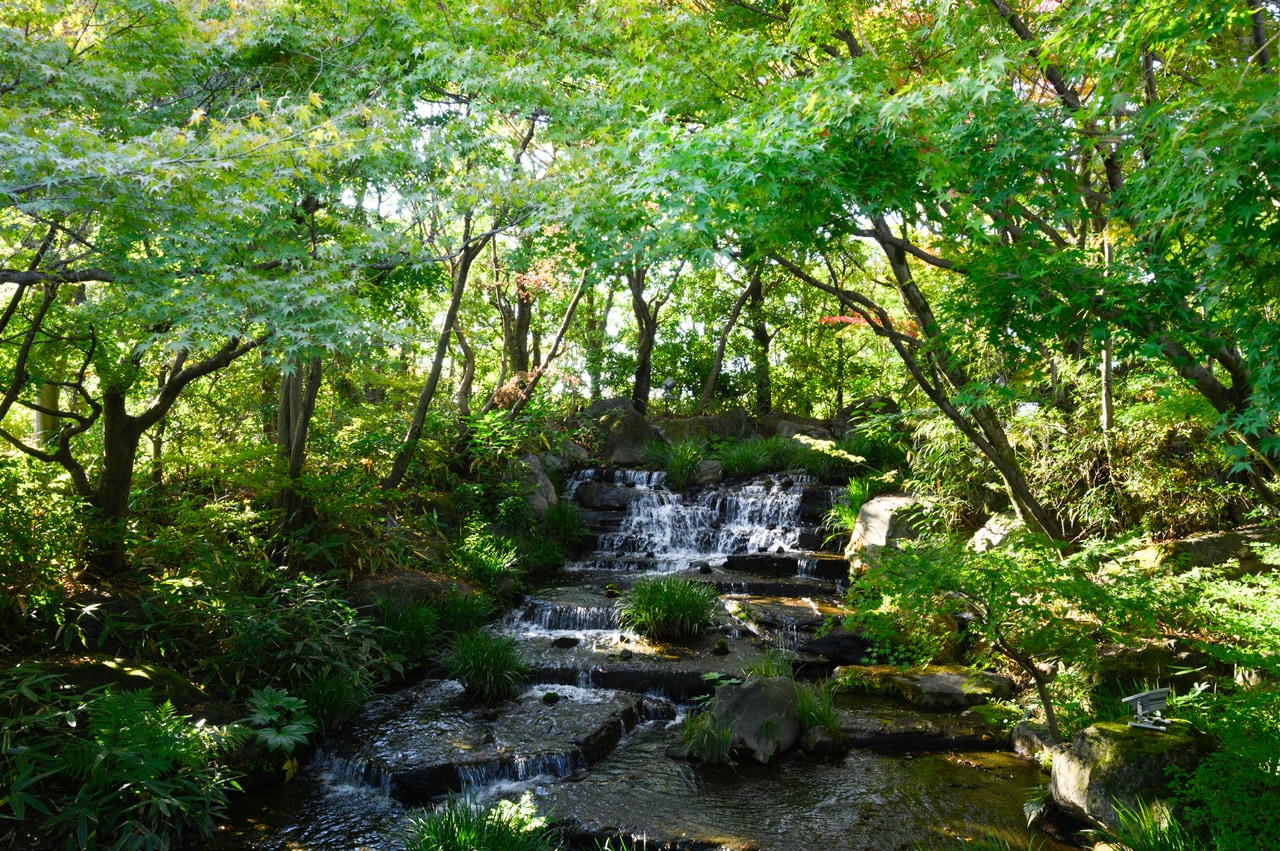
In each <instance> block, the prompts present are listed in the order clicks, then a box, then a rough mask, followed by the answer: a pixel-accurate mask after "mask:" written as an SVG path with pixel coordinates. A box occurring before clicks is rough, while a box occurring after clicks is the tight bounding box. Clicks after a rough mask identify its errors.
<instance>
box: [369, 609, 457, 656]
mask: <svg viewBox="0 0 1280 851" xmlns="http://www.w3.org/2000/svg"><path fill="white" fill-rule="evenodd" d="M378 613H379V615H380V617H381V620H382V633H381V635H380V636H379V639H378V640H379V642H380V643H381V644H382V647H383V649H384V650H386V651H387V652H388V653H390V654H391V655H393V656H396V657H399V658H401V659H403V660H404V661H405V662H406V663H408V664H409V665H416V664H417V663H419V662H422V661H423V660H424V659H426V658H427V657H428V656H429V655H430V654H431V649H432V648H433V647H435V646H436V644H437V642H438V641H439V640H440V638H441V636H442V635H443V633H444V626H443V625H442V624H441V617H440V607H439V606H438V605H437V604H435V603H434V602H432V601H431V600H423V599H419V598H407V597H380V598H378Z"/></svg>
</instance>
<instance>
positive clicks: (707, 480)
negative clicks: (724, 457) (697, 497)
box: [696, 459, 724, 485]
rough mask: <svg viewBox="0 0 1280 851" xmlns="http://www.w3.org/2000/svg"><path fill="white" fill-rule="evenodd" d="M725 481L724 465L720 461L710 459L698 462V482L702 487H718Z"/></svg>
mask: <svg viewBox="0 0 1280 851" xmlns="http://www.w3.org/2000/svg"><path fill="white" fill-rule="evenodd" d="M723 480H724V465H723V464H721V463H720V462H719V461H715V460H711V459H708V460H706V461H699V462H698V475H697V478H696V481H697V483H698V484H700V485H718V484H720V482H721V481H723Z"/></svg>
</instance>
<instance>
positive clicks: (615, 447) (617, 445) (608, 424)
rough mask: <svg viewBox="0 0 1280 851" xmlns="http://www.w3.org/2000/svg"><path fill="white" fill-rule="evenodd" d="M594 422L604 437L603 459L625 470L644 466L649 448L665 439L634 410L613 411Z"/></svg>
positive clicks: (601, 452) (617, 409) (620, 409)
mask: <svg viewBox="0 0 1280 851" xmlns="http://www.w3.org/2000/svg"><path fill="white" fill-rule="evenodd" d="M628 404H629V403H628ZM594 422H595V423H596V425H597V426H598V427H599V428H600V430H601V431H602V432H604V435H605V437H604V442H603V444H602V445H601V447H600V454H601V456H602V457H603V458H604V459H605V461H607V462H608V463H610V464H619V465H622V466H624V467H627V466H635V465H637V464H642V463H643V462H644V449H645V446H646V444H648V443H650V442H651V441H653V440H657V439H659V438H661V436H662V435H661V434H660V433H659V432H658V430H657V429H655V428H654V427H653V426H651V425H650V424H649V421H648V420H646V419H645V418H644V417H643V416H641V415H640V414H638V413H636V410H635V408H630V407H628V408H612V409H610V410H608V411H606V412H605V413H604V414H603V415H602V416H601V417H599V419H596V420H595V421H594Z"/></svg>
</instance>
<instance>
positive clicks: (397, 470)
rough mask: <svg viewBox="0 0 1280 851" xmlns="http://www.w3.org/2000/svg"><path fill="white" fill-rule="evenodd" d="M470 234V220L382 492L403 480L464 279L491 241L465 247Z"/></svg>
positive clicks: (439, 369)
mask: <svg viewBox="0 0 1280 851" xmlns="http://www.w3.org/2000/svg"><path fill="white" fill-rule="evenodd" d="M470 233H471V221H470V219H468V220H467V222H466V225H465V228H464V232H463V244H464V246H466V247H464V248H463V250H462V254H461V255H460V256H459V257H458V261H457V264H456V265H455V266H454V269H453V291H452V293H451V294H450V298H449V309H448V310H447V311H446V312H445V316H444V323H443V325H441V327H440V336H439V338H438V340H437V342H436V353H435V358H434V359H433V360H432V361H431V372H430V373H428V375H427V382H426V384H425V385H423V388H422V392H421V393H420V394H419V395H418V404H417V405H416V406H415V407H414V410H413V419H412V420H410V422H409V430H408V431H407V432H405V435H404V439H403V440H402V441H401V443H400V450H399V451H398V452H397V453H396V457H395V460H394V462H392V465H391V470H390V472H388V473H387V476H386V478H384V479H383V480H382V489H383V490H394V489H395V488H398V487H399V486H400V483H401V482H402V481H404V475H405V473H406V472H408V470H409V464H410V462H412V461H413V454H414V452H415V451H416V450H417V448H418V442H419V441H420V440H421V439H422V427H423V425H424V424H425V423H426V421H427V409H428V408H430V407H431V400H432V399H433V398H434V397H435V393H436V387H437V385H439V383H440V374H441V372H442V371H443V370H444V360H445V356H446V355H447V354H448V352H449V338H450V337H451V336H453V325H454V323H455V322H456V321H457V319H458V309H459V308H460V307H461V306H462V296H463V293H464V292H465V291H466V288H467V276H468V275H469V274H470V272H471V264H472V263H473V262H474V261H475V259H476V257H478V256H479V254H480V252H481V251H483V250H484V247H485V245H486V244H487V243H488V241H489V240H490V239H491V238H492V237H489V236H485V237H482V238H481V239H480V240H479V241H477V242H476V243H474V244H471V245H469V246H467V238H468V237H469V236H470Z"/></svg>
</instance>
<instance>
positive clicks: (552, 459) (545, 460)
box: [538, 439, 590, 473]
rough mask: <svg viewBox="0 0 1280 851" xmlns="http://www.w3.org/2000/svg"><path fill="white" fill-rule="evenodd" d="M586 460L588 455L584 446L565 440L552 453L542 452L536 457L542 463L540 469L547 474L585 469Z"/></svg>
mask: <svg viewBox="0 0 1280 851" xmlns="http://www.w3.org/2000/svg"><path fill="white" fill-rule="evenodd" d="M588 458H590V455H589V454H588V453H587V449H586V447H585V446H583V445H582V444H580V443H574V442H573V441H572V440H567V439H566V440H562V441H561V442H560V444H559V445H558V446H557V447H556V448H555V450H554V451H551V452H544V453H542V454H541V455H539V456H538V460H540V461H541V462H542V469H544V470H546V471H547V472H548V473H562V472H565V471H567V470H576V469H578V468H579V467H585V466H586V464H587V460H588Z"/></svg>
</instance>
